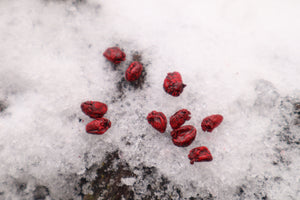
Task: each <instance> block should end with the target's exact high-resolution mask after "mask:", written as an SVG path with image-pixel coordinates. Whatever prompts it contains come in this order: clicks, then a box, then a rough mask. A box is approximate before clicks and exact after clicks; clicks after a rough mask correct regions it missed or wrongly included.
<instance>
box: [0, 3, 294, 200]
mask: <svg viewBox="0 0 300 200" xmlns="http://www.w3.org/2000/svg"><path fill="white" fill-rule="evenodd" d="M299 9H300V3H299V2H298V1H293V0H289V1H279V0H265V1H261V0H251V1H250V0H248V1H234V0H219V1H199V0H190V1H180V0H176V1H175V0H166V1H159V0H148V1H140V0H126V1H123V0H107V1H97V0H86V1H79V0H77V1H67V0H66V1H62V0H61V1H59V0H56V1H51V0H32V1H25V0H23V1H21V0H18V1H17V0H3V1H1V2H0V29H1V32H0V43H1V45H0V102H1V108H2V107H3V108H4V109H1V110H3V111H1V112H0V128H1V130H0V136H1V140H0V160H1V163H0V180H1V181H0V199H20V198H21V199H25V196H26V195H28V194H29V193H30V192H32V191H33V190H34V188H35V191H36V185H45V186H47V188H48V189H49V190H50V191H51V195H52V198H54V199H59V198H61V199H67V198H70V197H73V196H72V191H71V190H68V189H70V188H68V186H69V185H72V184H73V183H72V180H68V179H66V177H70V174H77V175H78V174H79V175H80V174H83V173H85V170H86V168H89V167H90V166H92V165H93V164H95V163H101V162H102V161H103V159H104V157H105V153H106V152H112V151H115V150H119V151H120V155H119V156H120V158H121V159H124V160H126V161H127V162H128V163H129V164H130V166H132V167H134V166H138V165H139V164H141V163H142V164H144V165H146V166H153V167H155V168H157V169H158V172H159V173H161V174H163V175H164V176H166V177H167V178H168V179H169V180H170V181H172V183H174V184H176V185H179V186H180V187H181V189H182V191H183V197H182V198H184V197H190V196H196V195H197V194H198V196H200V197H201V194H202V191H209V193H210V194H212V199H278V200H279V199H286V200H288V199H291V200H292V199H297V197H299V196H300V190H299V188H300V157H299V155H300V144H299V142H300V140H299V138H300V137H299V133H300V126H299V124H300V123H299V124H298V123H296V121H297V120H298V118H300V117H299V116H300V111H299V112H298V111H296V110H297V106H295V103H297V102H299V98H300V90H299V85H300V79H299V75H300V57H299V49H300V37H299V35H300V27H299V18H300V13H299ZM115 45H118V46H119V47H120V48H122V49H123V50H124V51H125V52H126V54H127V60H126V61H125V62H124V63H122V64H120V65H119V66H117V67H114V66H113V65H111V64H110V63H109V62H107V61H106V60H105V58H104V57H103V56H102V53H103V52H104V51H105V49H106V48H107V47H111V46H115ZM136 53H138V54H140V55H141V62H142V63H144V66H145V70H146V71H145V74H146V75H145V80H144V83H142V84H140V85H138V86H137V87H136V86H134V85H130V84H128V83H126V82H124V78H123V77H124V72H125V70H126V68H127V66H128V65H129V64H130V62H131V61H132V60H133V59H132V56H133V55H134V54H136ZM173 71H179V72H180V73H181V75H182V79H183V82H184V83H185V84H186V85H187V87H186V88H185V89H184V92H183V93H182V94H181V96H180V97H176V98H175V97H172V96H170V95H168V94H166V93H165V92H164V90H163V88H162V84H163V79H164V78H165V76H166V74H167V73H168V72H173ZM122 79H123V81H122ZM86 100H98V101H101V102H104V103H106V104H107V105H108V112H107V114H106V115H105V117H106V118H108V119H110V120H111V122H112V127H111V128H110V129H109V130H108V131H107V133H105V134H104V135H101V136H95V135H89V134H86V133H85V125H86V124H87V123H88V122H90V121H91V119H89V118H88V117H87V116H85V115H84V114H83V113H82V112H81V110H80V104H81V103H82V102H83V101H86ZM182 108H186V109H188V110H190V111H191V113H192V115H191V117H192V118H191V120H190V121H188V122H186V124H190V125H194V126H195V127H196V128H197V131H198V133H197V137H196V139H195V141H194V142H193V143H192V144H191V145H190V146H189V147H186V148H180V147H177V146H175V145H174V144H173V143H172V141H171V136H170V134H169V133H170V131H171V127H170V126H169V125H168V127H167V131H166V133H164V134H161V133H159V132H158V131H156V130H154V129H153V128H152V127H151V126H150V125H149V124H148V123H147V121H146V116H147V114H148V113H149V112H150V111H152V110H157V111H161V112H164V113H165V115H166V116H167V118H169V117H170V116H171V115H172V114H174V113H175V112H176V111H177V110H179V109H182ZM217 113H218V114H222V115H223V116H224V121H223V122H222V124H221V125H220V126H219V127H218V128H216V129H215V130H214V131H213V132H212V133H204V132H203V131H202V130H201V126H200V125H201V120H202V119H203V118H204V117H206V116H208V115H211V114H217ZM198 146H207V147H208V148H209V149H210V151H211V153H212V155H213V158H214V160H213V161H212V162H207V163H195V164H194V165H190V163H189V160H188V158H187V155H188V152H189V150H191V149H192V148H194V147H198ZM146 181H147V180H146ZM122 182H124V183H125V184H126V185H134V180H133V179H132V178H129V179H126V177H125V178H124V179H122ZM22 183H26V186H24V188H23V190H22V192H20V191H19V190H18V189H16V188H19V189H20V187H21V186H22V185H21V186H20V184H22ZM18 184H19V186H18V187H16V185H18ZM66 188H67V189H66ZM39 189H41V190H43V192H44V193H47V192H49V191H47V189H45V188H39ZM22 195H24V196H23V198H22ZM29 197H30V195H29ZM29 197H28V198H29ZM200 197H199V198H200ZM26 198H27V196H26ZM73 198H74V197H73ZM78 198H79V197H78Z"/></svg>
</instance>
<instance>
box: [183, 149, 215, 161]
mask: <svg viewBox="0 0 300 200" xmlns="http://www.w3.org/2000/svg"><path fill="white" fill-rule="evenodd" d="M188 157H189V159H190V160H191V161H190V163H191V164H192V165H193V164H194V162H203V161H212V160H213V157H212V155H211V153H210V152H209V150H208V148H207V147H205V146H202V147H196V148H194V149H192V150H191V151H190V153H189V155H188Z"/></svg>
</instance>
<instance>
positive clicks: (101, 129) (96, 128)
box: [85, 118, 111, 135]
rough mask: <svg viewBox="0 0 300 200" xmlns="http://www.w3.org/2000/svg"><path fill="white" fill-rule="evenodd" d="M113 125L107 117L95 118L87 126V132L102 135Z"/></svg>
mask: <svg viewBox="0 0 300 200" xmlns="http://www.w3.org/2000/svg"><path fill="white" fill-rule="evenodd" d="M110 126H111V122H110V121H109V120H108V119H106V118H99V119H95V120H94V121H91V122H90V123H88V124H87V125H86V127H85V129H86V132H88V133H91V134H99V135H102V134H103V133H105V132H106V131H107V129H109V128H110Z"/></svg>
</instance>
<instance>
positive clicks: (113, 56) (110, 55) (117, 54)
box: [103, 47, 126, 64]
mask: <svg viewBox="0 0 300 200" xmlns="http://www.w3.org/2000/svg"><path fill="white" fill-rule="evenodd" d="M103 56H105V58H106V59H107V60H109V61H111V62H112V63H114V64H119V63H120V62H122V61H124V60H125V59H126V54H125V53H124V52H123V51H122V50H121V49H120V48H119V47H110V48H108V49H106V51H105V52H104V53H103Z"/></svg>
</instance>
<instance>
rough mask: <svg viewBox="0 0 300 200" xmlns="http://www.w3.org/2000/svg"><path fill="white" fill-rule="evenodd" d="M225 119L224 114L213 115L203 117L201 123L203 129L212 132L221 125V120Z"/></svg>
mask: <svg viewBox="0 0 300 200" xmlns="http://www.w3.org/2000/svg"><path fill="white" fill-rule="evenodd" d="M222 121H223V116H222V115H219V114H217V115H211V116H208V117H206V118H204V119H203V121H202V123H201V127H202V130H203V131H208V132H212V131H213V130H214V128H216V127H217V126H219V125H220V124H221V122H222Z"/></svg>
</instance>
